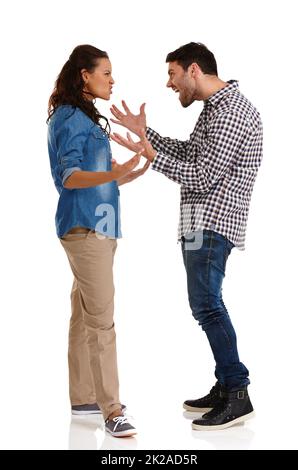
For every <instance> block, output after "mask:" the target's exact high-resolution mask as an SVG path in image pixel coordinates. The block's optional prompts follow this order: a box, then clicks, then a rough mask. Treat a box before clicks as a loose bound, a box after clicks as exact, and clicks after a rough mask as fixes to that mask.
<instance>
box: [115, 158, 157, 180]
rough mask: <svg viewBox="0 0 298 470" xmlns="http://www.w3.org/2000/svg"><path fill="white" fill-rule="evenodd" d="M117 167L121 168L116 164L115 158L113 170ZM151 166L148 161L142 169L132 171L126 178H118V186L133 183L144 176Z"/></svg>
mask: <svg viewBox="0 0 298 470" xmlns="http://www.w3.org/2000/svg"><path fill="white" fill-rule="evenodd" d="M117 166H119V165H118V163H117V162H116V160H115V159H114V158H113V159H112V169H114V168H116V167H117ZM149 166H150V162H149V161H147V162H146V163H145V165H144V166H143V167H142V168H140V169H139V170H135V171H130V172H129V173H127V174H126V175H125V176H122V177H120V178H118V179H117V183H118V186H121V185H122V184H126V183H130V182H131V181H133V180H135V179H136V178H139V176H142V175H143V174H144V173H145V172H146V171H147V170H148V168H149Z"/></svg>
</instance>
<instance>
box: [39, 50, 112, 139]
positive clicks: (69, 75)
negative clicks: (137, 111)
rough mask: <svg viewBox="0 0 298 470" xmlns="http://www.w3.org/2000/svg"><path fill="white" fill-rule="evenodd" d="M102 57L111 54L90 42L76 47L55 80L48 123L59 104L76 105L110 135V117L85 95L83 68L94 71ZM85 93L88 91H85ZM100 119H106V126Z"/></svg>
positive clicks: (90, 71)
mask: <svg viewBox="0 0 298 470" xmlns="http://www.w3.org/2000/svg"><path fill="white" fill-rule="evenodd" d="M102 58H106V59H108V58H109V56H108V54H107V53H106V52H104V51H101V50H100V49H97V48H96V47H93V46H90V45H88V44H83V45H81V46H77V47H75V48H74V50H73V51H72V53H71V54H70V56H69V59H68V61H67V62H65V64H64V65H63V67H62V70H61V72H60V73H59V75H58V77H57V80H56V82H55V87H54V90H53V93H52V94H51V96H50V99H49V105H48V119H47V123H48V122H49V120H50V118H51V116H53V114H54V113H55V111H56V109H57V108H58V106H60V105H63V104H69V105H71V106H73V107H74V110H75V107H78V108H80V109H81V110H82V111H83V112H84V113H85V114H87V116H89V117H90V119H92V121H93V122H94V123H95V124H98V125H100V126H101V127H102V128H103V130H104V131H105V132H106V133H107V134H108V135H110V131H111V128H110V124H109V121H108V119H107V118H106V117H105V116H102V115H101V114H100V112H99V111H98V109H97V108H96V107H95V105H94V102H93V101H91V100H87V99H85V98H84V96H83V88H84V80H83V77H82V75H81V70H82V69H86V70H87V71H88V72H89V73H92V72H93V70H94V68H95V67H96V66H97V65H98V59H102ZM84 93H85V94H86V93H87V92H85V91H84ZM89 94H91V93H89ZM100 119H103V120H104V121H105V125H104V126H102V125H101V123H100Z"/></svg>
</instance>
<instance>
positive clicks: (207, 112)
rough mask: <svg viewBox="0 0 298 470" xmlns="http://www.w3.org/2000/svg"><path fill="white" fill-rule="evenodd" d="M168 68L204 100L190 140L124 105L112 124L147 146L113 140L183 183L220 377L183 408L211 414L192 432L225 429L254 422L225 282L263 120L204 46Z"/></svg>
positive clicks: (199, 300)
mask: <svg viewBox="0 0 298 470" xmlns="http://www.w3.org/2000/svg"><path fill="white" fill-rule="evenodd" d="M166 62H167V63H168V64H169V68H168V74H169V80H168V82H167V87H169V88H172V89H173V91H175V92H176V93H179V100H180V102H181V104H182V106H183V107H188V106H190V105H191V104H192V103H193V102H194V101H197V100H198V101H203V102H204V107H203V110H202V112H201V114H200V116H199V118H198V121H197V123H196V125H195V128H194V131H193V132H192V134H191V135H190V138H189V140H187V141H179V140H176V139H170V138H164V137H161V136H160V135H159V134H158V133H157V132H155V131H154V130H152V129H151V128H149V127H147V125H146V115H145V109H144V108H145V104H143V105H142V106H141V108H140V114H139V115H134V114H132V113H131V111H130V110H129V108H128V107H127V105H126V103H125V102H124V101H123V102H122V104H123V107H124V110H125V113H123V112H121V111H120V110H119V109H118V108H117V107H116V106H113V107H112V108H111V112H112V114H113V116H114V117H115V118H116V119H115V120H112V121H113V122H114V123H116V124H120V125H122V126H124V127H126V128H127V129H129V130H130V131H132V132H134V133H135V134H136V135H138V136H139V137H140V142H134V141H133V139H132V138H131V136H130V134H129V133H128V134H127V139H125V138H123V137H122V136H120V135H119V134H116V133H115V134H114V135H113V140H114V141H116V142H118V143H119V144H121V145H123V146H125V147H127V148H129V149H131V150H138V149H140V147H141V146H142V147H143V148H144V149H145V152H144V153H143V155H144V156H145V157H146V158H147V159H148V160H149V161H151V162H152V169H153V170H156V171H159V172H161V173H163V174H164V175H165V176H167V177H168V178H170V179H171V180H173V181H175V182H176V183H178V184H180V185H181V206H180V223H179V240H180V241H181V245H182V254H183V261H184V265H185V268H186V274H187V286H188V297H189V303H190V307H191V310H192V314H193V316H194V318H195V319H196V320H197V321H198V322H199V324H200V325H201V327H202V329H203V330H204V331H205V333H206V335H207V338H208V340H209V343H210V346H211V349H212V352H213V355H214V359H215V362H216V368H215V376H216V378H217V382H216V384H215V385H214V387H212V389H211V390H210V392H209V394H208V395H206V396H204V397H203V398H199V399H197V400H186V401H185V402H184V405H183V406H184V408H185V409H186V410H188V411H194V412H198V411H201V412H205V414H204V415H203V416H202V418H200V419H196V420H194V421H193V424H192V427H193V429H196V430H211V429H224V428H227V427H229V426H232V425H234V424H236V423H239V422H243V421H246V420H247V419H249V418H251V417H252V416H253V407H252V405H251V402H250V399H249V396H248V392H247V386H248V384H249V383H250V381H249V379H248V375H249V373H248V370H247V368H246V367H245V365H244V364H243V363H241V362H240V360H239V356H238V351H237V343H236V334H235V330H234V328H233V325H232V323H231V320H230V317H229V315H228V312H227V309H226V307H225V305H224V302H223V299H222V282H223V278H224V276H225V268H226V261H227V258H228V256H229V254H230V252H231V250H232V249H233V248H234V247H235V246H236V247H237V248H238V249H240V250H244V248H245V231H246V223H247V216H248V211H249V204H250V199H251V193H252V189H253V185H254V182H255V178H256V175H257V171H258V168H259V166H260V164H261V160H262V122H261V119H260V115H259V113H258V111H257V110H256V109H255V107H254V106H253V105H252V104H251V103H250V102H249V101H248V100H247V99H246V98H245V97H244V96H243V95H242V94H241V93H240V91H239V88H238V82H237V81H235V80H230V81H228V82H224V81H222V80H221V79H220V78H219V77H218V74H217V65H216V61H215V58H214V55H213V54H212V52H211V51H209V50H208V49H207V47H206V46H204V45H203V44H200V43H194V42H191V43H189V44H186V45H184V46H182V47H180V48H179V49H177V50H175V51H174V52H171V53H170V54H168V56H167V59H166Z"/></svg>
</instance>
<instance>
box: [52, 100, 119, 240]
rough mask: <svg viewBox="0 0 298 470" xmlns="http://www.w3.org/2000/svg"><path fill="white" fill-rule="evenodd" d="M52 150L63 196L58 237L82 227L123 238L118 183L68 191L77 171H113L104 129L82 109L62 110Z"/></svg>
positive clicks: (54, 171) (54, 129)
mask: <svg viewBox="0 0 298 470" xmlns="http://www.w3.org/2000/svg"><path fill="white" fill-rule="evenodd" d="M48 150H49V157H50V164H51V172H52V177H53V180H54V183H55V186H56V188H57V191H58V193H59V195H60V197H59V201H58V207H57V211H56V218H55V221H56V232H57V235H58V237H59V238H61V237H62V236H63V235H65V234H66V233H67V232H68V231H69V230H70V229H71V228H72V227H76V226H82V227H86V228H90V229H94V230H96V231H97V232H99V233H101V234H103V235H106V236H108V237H112V238H120V237H121V236H122V235H121V228H120V204H119V194H120V193H119V189H118V185H117V182H116V181H112V182H110V183H105V184H100V185H98V186H94V187H91V188H81V189H67V188H65V187H64V183H65V181H66V179H67V178H68V177H69V176H70V175H71V174H72V173H73V172H74V171H77V170H82V171H110V170H111V168H112V164H111V157H112V153H111V148H110V142H109V139H108V137H107V135H106V134H105V132H104V131H103V130H102V128H101V127H100V126H98V125H96V124H95V123H94V122H93V121H92V120H91V119H90V118H89V117H88V116H87V115H86V114H85V113H84V112H83V111H81V109H80V108H76V107H73V106H71V105H62V106H59V107H58V108H57V110H56V111H55V113H54V114H53V116H52V117H51V119H50V121H49V126H48Z"/></svg>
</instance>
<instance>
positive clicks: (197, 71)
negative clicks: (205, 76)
mask: <svg viewBox="0 0 298 470" xmlns="http://www.w3.org/2000/svg"><path fill="white" fill-rule="evenodd" d="M202 73H203V72H202V69H201V67H200V66H199V65H198V64H197V63H196V62H193V63H192V64H191V65H190V74H191V77H192V78H196V77H199V76H200V75H202Z"/></svg>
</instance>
